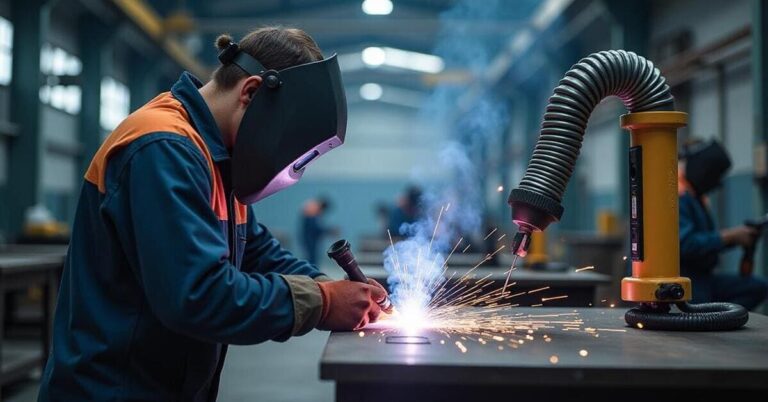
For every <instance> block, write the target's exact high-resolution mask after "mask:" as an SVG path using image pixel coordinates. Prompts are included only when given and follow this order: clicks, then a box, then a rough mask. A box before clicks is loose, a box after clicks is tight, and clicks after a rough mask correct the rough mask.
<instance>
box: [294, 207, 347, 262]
mask: <svg viewBox="0 0 768 402" xmlns="http://www.w3.org/2000/svg"><path fill="white" fill-rule="evenodd" d="M331 207H332V204H331V201H330V200H328V198H326V197H318V198H316V199H310V200H308V201H307V202H305V203H304V206H303V208H302V210H301V246H302V247H303V248H304V256H305V257H306V259H307V261H309V262H310V263H311V264H313V265H315V266H317V262H318V259H317V256H318V253H319V252H320V250H319V246H320V240H322V239H323V237H324V236H327V235H332V234H338V232H339V231H338V229H336V228H332V227H329V226H326V225H325V224H324V222H323V217H324V216H325V214H326V213H327V212H328V211H329V210H330V209H331Z"/></svg>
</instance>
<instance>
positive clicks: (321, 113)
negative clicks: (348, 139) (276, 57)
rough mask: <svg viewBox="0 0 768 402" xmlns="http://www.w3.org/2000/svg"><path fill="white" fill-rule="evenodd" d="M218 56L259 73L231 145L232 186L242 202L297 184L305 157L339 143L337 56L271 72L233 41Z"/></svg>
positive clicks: (342, 111) (342, 120) (341, 111)
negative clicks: (259, 80)
mask: <svg viewBox="0 0 768 402" xmlns="http://www.w3.org/2000/svg"><path fill="white" fill-rule="evenodd" d="M219 61H221V63H222V64H224V65H227V64H230V63H233V64H235V65H237V66H238V67H239V68H240V69H242V70H243V71H245V72H246V74H249V75H258V76H261V78H262V82H261V85H260V86H259V88H258V89H257V90H256V92H255V93H254V94H253V97H252V98H251V102H250V104H249V105H248V107H247V109H246V111H245V114H244V116H243V120H242V122H241V123H240V127H239V129H238V132H237V139H236V140H235V146H234V148H233V150H232V189H233V191H234V194H235V197H237V199H238V201H240V202H241V203H243V204H251V203H254V202H256V201H259V200H261V199H263V198H265V197H267V196H269V195H271V194H274V193H276V192H278V191H280V190H282V189H284V188H286V187H288V186H290V185H292V184H294V183H296V182H297V181H298V180H299V179H300V178H301V176H302V174H303V173H304V170H305V169H306V167H307V165H308V164H309V163H310V162H312V161H313V160H315V159H317V158H318V157H319V156H320V155H323V154H324V153H326V152H328V151H330V150H331V149H333V148H336V147H338V146H340V145H341V144H342V143H344V136H345V133H346V130H347V100H346V97H345V95H344V88H343V86H342V82H341V71H340V70H339V63H338V60H337V59H336V55H333V56H331V57H329V58H327V59H325V60H320V61H315V62H311V63H306V64H301V65H297V66H293V67H289V68H286V69H283V70H280V71H276V70H269V69H266V68H265V67H264V66H263V65H262V64H261V63H260V62H259V61H258V60H256V58H254V57H253V56H251V55H250V54H248V53H246V52H244V51H242V50H240V49H239V48H238V46H237V44H235V43H232V44H230V45H229V46H228V47H227V48H225V49H224V50H222V52H221V53H220V54H219Z"/></svg>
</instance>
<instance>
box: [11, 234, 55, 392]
mask: <svg viewBox="0 0 768 402" xmlns="http://www.w3.org/2000/svg"><path fill="white" fill-rule="evenodd" d="M64 257H65V248H62V247H58V248H50V249H45V248H37V247H29V248H23V247H22V248H18V247H17V248H13V249H7V250H3V251H2V252H0V391H1V388H2V386H3V385H5V384H8V383H10V382H13V381H17V380H19V379H22V378H24V377H25V376H27V375H29V374H30V373H31V372H33V371H34V370H38V369H39V368H41V367H42V365H43V364H45V361H46V360H47V359H48V350H49V346H50V338H51V328H52V326H51V325H52V319H53V313H54V309H55V306H56V293H57V291H58V286H59V278H60V273H61V269H62V267H63V263H64ZM31 286H40V287H41V288H42V290H43V292H42V297H41V300H40V305H41V309H42V313H43V314H42V315H43V319H42V325H41V328H40V337H39V340H38V341H37V342H29V341H26V340H6V339H4V335H5V325H4V324H5V317H4V313H5V311H6V308H5V307H6V306H5V300H6V297H5V296H6V294H7V293H8V292H12V291H19V290H25V289H28V288H29V287H31Z"/></svg>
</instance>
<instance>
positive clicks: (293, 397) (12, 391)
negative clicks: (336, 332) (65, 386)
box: [3, 331, 333, 402]
mask: <svg viewBox="0 0 768 402" xmlns="http://www.w3.org/2000/svg"><path fill="white" fill-rule="evenodd" d="M327 339H328V332H321V331H313V332H310V333H309V334H307V335H305V336H302V337H298V338H292V339H290V340H289V341H288V342H285V343H277V342H267V343H264V344H262V345H256V346H230V347H229V352H228V353H227V361H226V364H225V365H224V372H223V373H222V377H221V387H220V389H219V399H218V400H219V401H220V402H241V401H249V402H250V401H271V402H283V401H285V402H331V401H333V383H331V382H321V381H320V380H319V378H320V375H319V367H320V366H319V365H320V355H321V354H322V353H323V348H324V347H325V341H326V340H327ZM37 386H38V384H37V381H36V380H31V381H29V382H26V383H23V384H17V385H15V386H13V387H10V388H9V389H7V390H4V398H3V401H8V402H32V401H35V400H37Z"/></svg>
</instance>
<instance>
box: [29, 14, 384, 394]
mask: <svg viewBox="0 0 768 402" xmlns="http://www.w3.org/2000/svg"><path fill="white" fill-rule="evenodd" d="M216 43H217V47H218V49H219V51H220V53H219V61H220V62H221V65H220V66H219V67H218V68H217V69H216V71H215V72H214V73H213V76H212V80H211V81H210V82H208V83H207V84H205V85H203V84H202V83H201V82H200V81H199V80H198V79H197V78H195V77H194V76H192V75H191V74H189V73H184V74H182V75H181V77H180V78H179V80H178V81H177V82H176V83H175V84H174V85H173V87H172V88H171V90H170V91H169V92H165V93H162V94H160V95H158V96H157V97H155V98H154V99H152V100H151V101H150V102H149V103H147V104H146V105H144V106H143V107H141V108H140V109H139V110H137V111H136V112H134V113H133V114H131V115H130V116H128V118H126V119H125V121H123V122H122V123H121V124H120V125H119V126H118V127H117V128H116V129H115V131H114V132H112V133H111V134H110V135H109V136H108V137H107V139H106V140H105V142H104V143H103V144H102V146H101V148H100V149H99V150H98V152H97V153H96V155H95V156H94V158H93V160H92V161H91V164H90V167H89V169H88V170H87V172H86V174H85V180H84V182H83V185H82V190H81V194H80V199H79V202H78V206H77V214H76V217H75V221H74V225H73V230H72V240H71V243H70V247H69V252H68V255H67V258H66V262H65V266H64V271H63V278H62V283H61V290H60V295H59V299H58V305H57V309H56V316H55V320H54V333H53V346H52V351H51V355H50V358H49V359H48V362H47V365H46V367H45V371H44V373H43V378H42V385H41V389H40V393H39V400H41V401H49V400H61V401H69V402H71V401H105V400H142V401H150V400H151V401H171V400H174V401H211V400H215V399H216V395H217V391H218V384H219V376H220V373H221V369H222V367H223V365H224V357H225V354H226V350H227V346H226V345H227V344H255V343H259V342H264V341H268V340H277V341H285V340H287V339H288V338H290V337H291V336H295V335H302V334H305V333H307V332H308V331H310V330H311V329H312V328H319V329H325V330H351V329H354V328H359V327H362V326H364V325H366V324H367V323H368V322H370V321H375V320H376V319H377V317H378V315H379V313H380V307H379V306H378V304H377V303H378V302H381V301H382V300H384V299H385V297H386V291H384V290H383V288H382V287H380V286H377V285H375V284H368V283H358V282H353V281H346V280H345V281H331V280H330V279H329V278H328V277H326V276H324V275H322V274H321V273H320V272H319V271H318V270H317V268H316V267H314V266H313V265H311V264H309V263H307V262H306V261H303V260H299V259H297V258H295V257H293V256H292V255H291V254H290V253H289V252H288V251H286V250H285V249H283V248H282V247H281V246H280V244H279V243H278V242H277V241H276V240H275V239H274V238H273V237H272V236H271V235H270V233H269V231H268V230H267V229H266V228H265V227H264V226H262V225H261V224H259V223H258V222H257V221H256V219H255V218H254V216H253V215H252V212H251V211H250V210H249V208H248V206H247V205H248V204H250V203H253V202H256V201H258V200H261V199H263V198H264V197H267V196H269V195H270V194H273V193H275V192H277V191H279V190H281V189H283V188H285V187H287V186H289V185H291V184H293V183H295V182H296V181H298V180H299V178H300V177H301V175H302V174H303V172H304V170H305V169H306V167H307V165H308V164H309V163H310V162H311V161H312V160H314V159H316V158H317V157H319V156H320V155H322V154H324V153H326V152H328V151H329V150H331V149H333V148H335V147H338V146H340V145H341V144H342V143H343V141H344V137H345V130H346V122H347V116H346V113H347V109H346V100H345V96H344V92H343V85H342V82H341V78H340V71H339V66H338V62H337V60H336V57H335V56H333V57H330V58H327V59H323V56H322V54H321V52H320V50H319V49H318V47H317V45H316V44H315V42H314V41H313V40H312V38H310V37H309V36H308V35H307V34H306V33H304V32H303V31H300V30H296V29H285V28H271V27H270V28H262V29H258V30H256V31H254V32H252V33H250V34H248V35H247V36H245V37H244V38H243V39H242V40H241V41H240V42H239V43H235V42H233V41H232V38H230V37H229V36H226V35H222V36H221V37H219V38H218V40H217V42H216ZM255 375H257V373H256V374H255Z"/></svg>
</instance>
